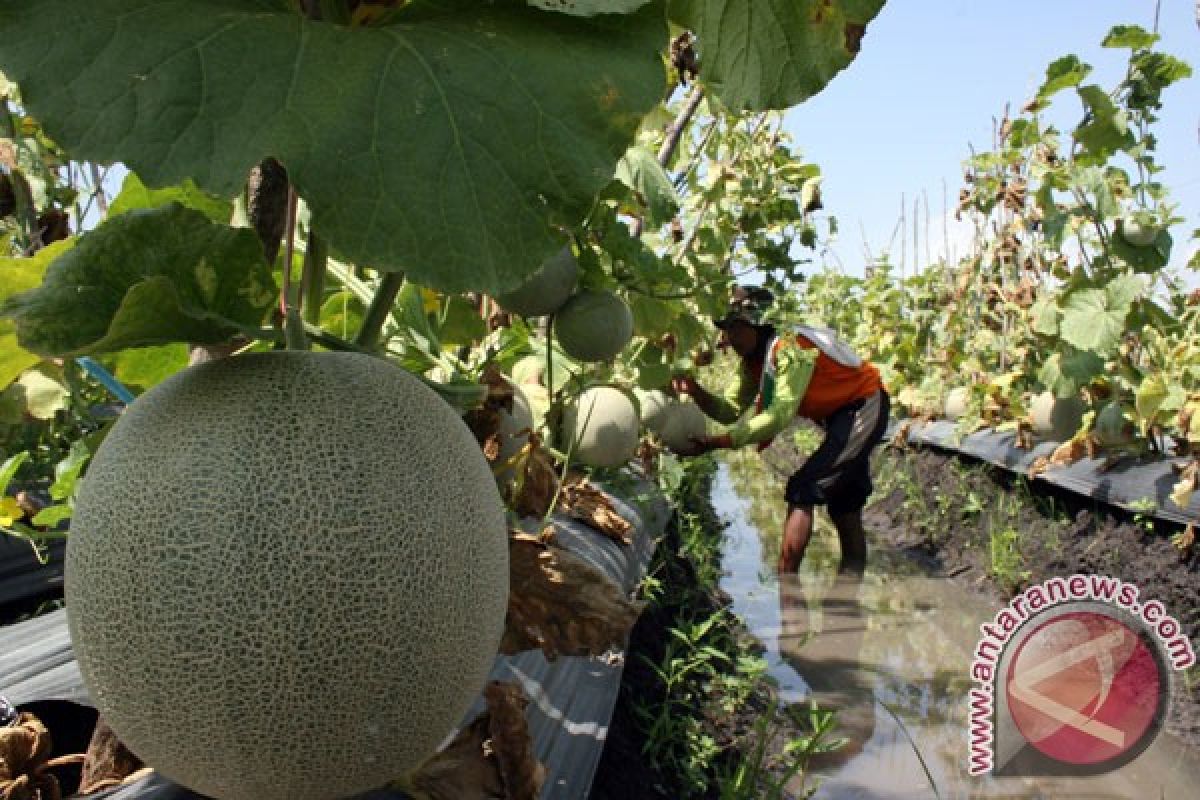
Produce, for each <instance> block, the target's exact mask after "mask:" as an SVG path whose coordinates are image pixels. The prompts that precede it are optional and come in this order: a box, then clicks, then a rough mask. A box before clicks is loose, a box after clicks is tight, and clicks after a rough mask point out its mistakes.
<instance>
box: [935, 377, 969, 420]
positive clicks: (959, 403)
mask: <svg viewBox="0 0 1200 800" xmlns="http://www.w3.org/2000/svg"><path fill="white" fill-rule="evenodd" d="M970 399H971V390H970V389H969V388H967V387H966V386H959V387H957V388H954V389H951V390H950V391H949V392H948V393H947V394H946V402H945V403H944V404H943V405H942V413H944V414H945V415H946V419H949V420H954V421H957V420H960V419H962V416H963V414H966V413H967V401H969V400H970Z"/></svg>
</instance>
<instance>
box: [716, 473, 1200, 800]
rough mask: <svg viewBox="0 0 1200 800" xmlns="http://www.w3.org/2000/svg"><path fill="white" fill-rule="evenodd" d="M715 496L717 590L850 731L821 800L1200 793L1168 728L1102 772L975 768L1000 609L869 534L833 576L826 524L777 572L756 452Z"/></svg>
mask: <svg viewBox="0 0 1200 800" xmlns="http://www.w3.org/2000/svg"><path fill="white" fill-rule="evenodd" d="M713 503H714V505H715V506H716V508H717V511H718V513H720V514H721V516H722V517H723V518H724V519H725V520H726V522H728V523H729V527H728V529H727V531H726V537H725V548H724V564H725V569H726V576H725V578H724V579H723V581H722V588H724V589H725V591H727V592H728V593H729V594H730V595H731V596H732V597H733V607H734V611H735V612H736V613H737V614H738V615H739V616H740V617H741V618H742V619H743V620H744V621H745V622H746V624H747V625H748V626H749V628H750V629H751V631H753V632H754V633H755V634H756V635H757V636H758V637H759V638H760V640H762V642H763V645H764V647H765V657H766V659H767V662H768V665H769V669H770V673H771V675H772V676H773V677H774V678H775V679H776V680H777V681H778V683H779V686H780V696H781V697H782V699H783V700H784V702H803V701H806V700H807V699H808V698H810V697H811V698H813V699H815V700H817V702H818V703H819V704H820V705H822V706H823V707H829V708H834V709H836V710H837V712H838V723H839V730H838V731H837V735H839V736H843V737H846V738H847V739H849V744H848V745H847V747H846V749H844V750H843V751H841V752H840V753H837V754H833V755H830V756H825V757H822V758H823V760H821V761H819V762H816V763H814V769H815V772H816V775H817V782H818V783H819V788H818V790H817V794H816V795H815V796H816V797H817V798H825V799H826V800H835V799H836V800H847V798H867V799H869V798H905V799H911V800H917V799H918V798H919V799H921V800H923V799H924V798H980V799H981V800H983V799H985V798H986V799H988V800H1000V799H1001V798H1004V799H1006V800H1007V799H1008V798H1014V799H1015V798H1089V799H1090V800H1104V798H1128V800H1133V799H1134V798H1137V799H1138V800H1143V799H1145V798H1152V799H1153V800H1159V799H1160V798H1170V799H1171V800H1176V799H1177V800H1192V799H1193V798H1195V797H1197V796H1198V795H1197V790H1196V786H1200V766H1198V764H1197V762H1198V761H1200V760H1198V759H1196V754H1195V753H1194V752H1189V751H1188V750H1187V749H1186V748H1184V747H1183V746H1182V745H1180V744H1179V743H1178V742H1177V741H1176V740H1174V739H1173V738H1171V737H1169V736H1166V735H1163V736H1160V737H1159V739H1158V740H1157V741H1156V742H1155V744H1154V745H1153V746H1152V747H1151V748H1150V750H1148V751H1147V752H1146V753H1144V754H1143V755H1142V756H1141V757H1139V758H1138V759H1137V760H1136V761H1134V762H1133V763H1132V764H1130V765H1128V766H1127V767H1125V768H1123V769H1121V770H1119V771H1117V772H1114V773H1110V774H1108V775H1103V776H1098V777H1096V778H1089V779H1080V778H1038V779H1030V778H1004V779H996V778H986V779H980V778H973V777H971V776H969V775H967V773H966V761H967V759H966V742H967V737H966V730H967V719H966V718H967V702H966V696H967V691H968V690H969V688H970V687H971V686H972V684H971V681H970V679H969V667H968V665H969V662H970V657H971V653H972V651H973V650H974V647H975V644H976V641H977V639H978V636H979V629H978V626H979V624H980V623H981V622H983V621H985V620H987V619H990V618H991V616H992V615H993V614H994V613H995V611H996V609H995V608H994V607H992V606H991V605H990V604H988V603H986V602H984V601H983V600H981V599H979V598H978V597H976V596H975V595H972V594H969V593H967V592H966V591H964V590H963V589H961V588H960V587H958V586H957V585H956V584H954V583H952V582H949V581H947V580H945V579H941V578H938V577H935V576H932V575H929V574H926V573H924V572H923V571H922V570H921V569H920V568H919V567H918V566H917V565H915V564H914V563H913V562H912V561H910V560H908V559H905V558H903V557H901V556H899V555H897V554H894V553H892V552H890V551H888V550H887V549H886V548H882V547H879V546H874V543H873V547H872V550H871V554H870V560H869V563H868V567H867V571H866V573H865V574H864V575H862V576H853V575H838V574H837V571H836V570H837V562H838V559H839V554H838V544H837V536H836V534H835V533H834V532H833V530H832V529H831V527H830V526H828V523H825V524H824V525H822V526H820V527H819V528H818V530H817V532H816V533H815V534H814V537H813V540H812V542H811V543H810V545H809V550H808V554H807V555H806V556H805V560H804V563H803V565H802V567H801V572H800V574H799V575H797V576H792V577H787V578H785V579H783V580H782V581H781V580H780V579H779V577H778V576H777V574H776V573H775V570H774V562H775V559H776V557H777V555H778V546H779V532H780V530H781V528H782V523H783V520H782V514H783V512H784V510H785V509H784V503H783V499H782V486H781V485H780V482H779V481H778V479H777V478H775V477H774V476H773V474H771V473H769V472H768V471H766V470H764V469H763V467H762V465H761V461H760V460H759V459H758V458H756V457H754V456H753V455H751V456H749V457H740V456H735V458H733V459H730V460H729V462H728V463H726V464H723V465H722V466H721V469H720V472H719V473H718V477H717V480H716V482H715V485H714V487H713ZM812 784H813V781H812V780H811V778H810V780H809V782H808V785H809V786H812ZM794 788H796V789H797V790H799V788H800V783H799V780H798V781H797V784H796V786H795V787H794Z"/></svg>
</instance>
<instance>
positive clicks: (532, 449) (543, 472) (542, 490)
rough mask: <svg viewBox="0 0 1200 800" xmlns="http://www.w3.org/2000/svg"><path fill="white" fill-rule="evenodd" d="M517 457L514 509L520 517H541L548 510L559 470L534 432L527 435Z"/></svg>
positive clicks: (556, 491) (556, 488) (556, 484)
mask: <svg viewBox="0 0 1200 800" xmlns="http://www.w3.org/2000/svg"><path fill="white" fill-rule="evenodd" d="M517 460H518V464H517V467H516V473H517V476H518V477H517V480H516V483H515V484H514V487H513V498H512V507H513V510H514V511H516V512H517V513H518V514H519V515H521V516H522V517H544V516H546V514H548V513H549V512H550V504H551V503H553V502H554V496H555V494H557V493H558V471H557V470H556V469H555V468H554V462H553V461H552V460H551V459H550V454H549V453H547V452H546V450H545V449H544V448H543V447H542V446H541V439H540V438H539V437H538V436H537V434H533V433H531V434H530V435H529V443H528V444H527V445H526V446H525V447H524V448H523V449H522V450H521V452H520V453H519V454H518V455H517Z"/></svg>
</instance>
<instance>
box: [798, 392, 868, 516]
mask: <svg viewBox="0 0 1200 800" xmlns="http://www.w3.org/2000/svg"><path fill="white" fill-rule="evenodd" d="M890 410H891V401H890V399H889V398H888V395H887V392H885V391H883V390H882V389H880V390H879V391H878V392H876V393H875V394H873V395H871V396H870V397H866V398H863V399H862V400H856V401H855V402H853V403H850V404H848V405H845V406H842V407H841V408H839V409H838V410H837V411H835V412H833V413H832V414H830V415H829V418H828V419H826V420H825V422H824V425H823V427H824V428H825V439H824V440H823V441H822V442H821V444H820V446H819V447H818V448H817V449H816V450H814V451H813V454H812V455H811V456H809V457H808V460H807V461H805V462H804V464H803V465H801V467H800V469H798V470H796V472H795V474H793V475H792V477H791V478H789V479H788V482H787V491H786V493H785V495H784V496H785V497H786V498H787V501H788V504H789V505H793V506H819V505H824V506H828V507H829V513H830V514H847V513H850V512H854V511H861V510H862V508H863V506H865V505H866V504H867V498H868V497H870V496H871V489H872V488H873V487H872V486H871V463H870V458H871V450H873V449H874V448H875V445H877V444H879V443H880V442H881V441H882V440H883V434H884V432H885V431H886V430H887V424H888V412H889V411H890Z"/></svg>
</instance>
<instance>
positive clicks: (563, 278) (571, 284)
mask: <svg viewBox="0 0 1200 800" xmlns="http://www.w3.org/2000/svg"><path fill="white" fill-rule="evenodd" d="M578 280H579V264H578V263H576V261H575V254H574V253H572V252H571V248H570V247H569V246H567V247H564V248H563V249H562V250H559V251H558V252H557V253H555V254H554V255H552V256H551V257H550V258H548V259H546V261H545V262H544V263H543V264H542V266H541V267H540V268H539V269H538V271H537V272H535V273H533V276H532V277H530V279H529V280H527V281H526V282H525V283H523V284H521V285H520V286H519V287H517V288H516V289H514V290H513V291H511V292H507V293H505V294H501V295H497V296H496V302H497V303H499V304H500V307H501V308H503V309H504V310H505V311H511V312H512V313H514V314H520V315H521V316H523V317H540V316H543V315H545V314H553V313H554V312H555V311H557V310H558V309H559V308H561V307H562V304H563V303H565V302H567V298H569V297H570V296H571V292H573V291H575V284H576V283H577V282H578Z"/></svg>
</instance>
